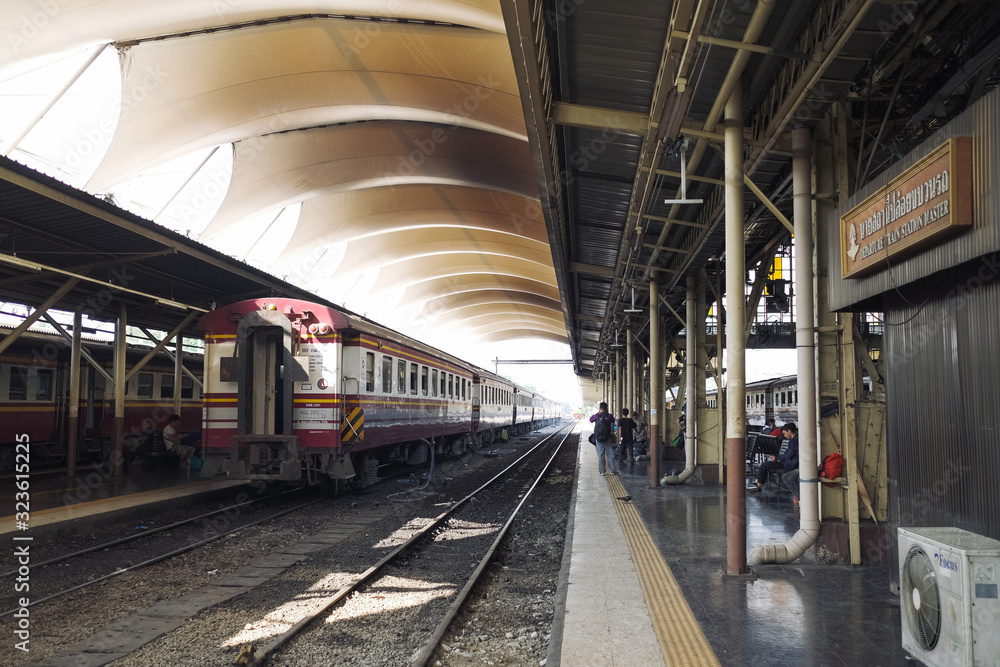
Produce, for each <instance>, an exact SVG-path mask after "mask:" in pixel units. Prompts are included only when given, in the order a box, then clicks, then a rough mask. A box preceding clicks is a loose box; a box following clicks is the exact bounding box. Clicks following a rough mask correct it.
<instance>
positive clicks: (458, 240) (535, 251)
mask: <svg viewBox="0 0 1000 667" xmlns="http://www.w3.org/2000/svg"><path fill="white" fill-rule="evenodd" d="M466 252H475V253H482V254H486V255H499V256H503V257H519V258H521V259H523V260H526V261H530V262H535V263H536V264H539V265H541V266H552V254H551V252H550V251H549V246H548V244H547V243H539V242H537V241H527V240H525V239H521V238H518V237H516V236H512V235H510V234H501V233H498V232H493V231H485V230H472V229H461V228H456V227H436V228H431V229H407V230H403V231H397V232H395V233H393V234H380V235H379V236H373V237H368V238H364V239H360V240H357V241H354V242H352V243H351V244H349V246H348V248H347V252H346V253H345V255H344V260H343V261H342V262H341V264H340V267H339V268H338V272H350V271H355V272H360V271H364V270H366V269H368V268H371V267H373V266H385V265H389V264H394V263H396V262H399V261H405V260H407V259H414V258H417V257H425V256H430V255H447V254H456V253H466ZM441 259H442V260H446V259H447V258H445V257H442V258H441Z"/></svg>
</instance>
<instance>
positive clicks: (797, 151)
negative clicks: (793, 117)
mask: <svg viewBox="0 0 1000 667" xmlns="http://www.w3.org/2000/svg"><path fill="white" fill-rule="evenodd" d="M809 143H810V139H809V130H808V129H807V128H799V129H796V130H793V131H792V175H793V176H792V211H793V213H794V216H795V299H796V308H795V348H796V353H797V354H796V357H797V361H798V367H799V368H798V392H799V424H798V427H799V434H798V435H799V470H800V471H803V474H802V476H801V477H800V478H799V485H800V486H799V489H800V490H799V493H801V495H802V497H801V512H802V513H801V515H800V518H799V530H798V532H796V533H795V534H794V535H792V537H791V538H789V540H788V541H787V542H785V543H784V544H769V545H762V546H758V547H754V549H753V550H752V551H751V552H750V564H751V565H758V564H760V563H788V562H791V561H793V560H795V559H796V558H798V557H799V556H801V555H802V554H803V553H804V552H805V550H806V549H808V548H809V547H810V546H812V544H813V542H814V541H815V540H816V537H817V536H818V535H819V478H818V476H817V474H816V461H817V459H818V458H819V457H818V454H817V444H818V443H817V438H816V430H817V422H816V402H817V401H816V333H815V325H814V319H815V316H816V313H815V305H814V303H813V252H814V248H813V233H812V198H811V194H812V193H811V191H812V187H811V179H810V169H809Z"/></svg>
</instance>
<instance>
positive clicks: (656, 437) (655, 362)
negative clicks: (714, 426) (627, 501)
mask: <svg viewBox="0 0 1000 667" xmlns="http://www.w3.org/2000/svg"><path fill="white" fill-rule="evenodd" d="M659 294H660V286H659V285H658V284H657V282H656V279H655V278H652V279H650V281H649V486H650V487H656V486H659V484H660V415H661V414H662V413H663V389H662V388H661V387H660V380H661V379H662V378H663V369H662V368H661V367H660V345H662V342H661V341H660V315H659V305H660V304H659V302H658V301H659Z"/></svg>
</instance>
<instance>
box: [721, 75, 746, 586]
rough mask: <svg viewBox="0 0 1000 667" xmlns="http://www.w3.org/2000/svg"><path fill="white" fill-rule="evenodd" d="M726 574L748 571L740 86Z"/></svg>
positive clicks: (730, 153)
mask: <svg viewBox="0 0 1000 667" xmlns="http://www.w3.org/2000/svg"><path fill="white" fill-rule="evenodd" d="M725 146H726V149H725V156H726V159H725V162H726V171H725V173H726V178H725V181H726V185H725V188H726V356H727V359H726V365H727V371H726V404H727V412H726V468H727V469H726V572H727V573H728V574H745V573H746V572H747V571H748V568H747V515H746V511H747V510H746V478H745V477H744V475H743V473H744V469H745V466H746V463H745V458H744V456H745V442H746V435H747V426H746V357H745V355H746V343H745V340H746V337H745V334H744V331H743V329H744V326H745V325H744V323H743V318H744V317H745V313H744V311H745V310H746V306H745V303H744V295H743V291H744V288H743V283H744V281H745V280H746V266H745V262H746V261H745V252H746V248H745V242H744V239H743V214H744V209H743V159H744V156H743V88H742V86H741V85H740V84H739V83H737V84H736V85H735V86H734V87H733V92H732V94H731V95H730V96H729V100H728V101H727V102H726V120H725Z"/></svg>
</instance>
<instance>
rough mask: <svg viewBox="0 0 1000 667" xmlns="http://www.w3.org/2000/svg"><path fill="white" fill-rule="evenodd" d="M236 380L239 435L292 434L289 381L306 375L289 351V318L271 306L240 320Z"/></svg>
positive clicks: (304, 378)
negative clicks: (271, 308) (237, 386)
mask: <svg viewBox="0 0 1000 667" xmlns="http://www.w3.org/2000/svg"><path fill="white" fill-rule="evenodd" d="M237 340H238V343H237V345H238V351H237V356H238V357H239V364H238V371H237V381H238V384H239V400H238V402H237V415H238V424H237V433H238V434H239V435H291V434H292V394H293V391H292V383H293V382H302V381H305V380H308V379H309V375H308V370H307V369H306V368H303V367H302V365H301V363H300V362H299V360H298V359H296V358H295V357H294V356H293V351H292V329H291V322H290V321H289V320H288V318H287V317H285V315H284V314H282V313H280V312H278V311H274V310H262V311H254V312H251V313H248V314H247V315H246V316H245V317H243V319H242V320H240V325H239V333H238V339H237Z"/></svg>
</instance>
